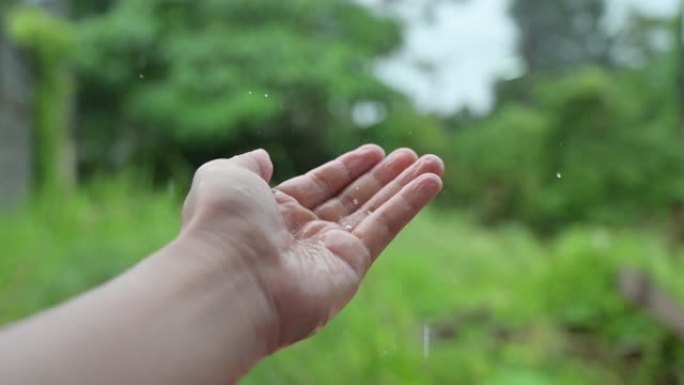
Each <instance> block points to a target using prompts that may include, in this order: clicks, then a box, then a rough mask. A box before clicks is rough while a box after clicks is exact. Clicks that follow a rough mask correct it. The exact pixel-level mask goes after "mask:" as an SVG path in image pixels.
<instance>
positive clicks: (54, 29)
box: [7, 7, 76, 66]
mask: <svg viewBox="0 0 684 385" xmlns="http://www.w3.org/2000/svg"><path fill="white" fill-rule="evenodd" d="M7 18H8V22H7V24H8V27H7V29H8V33H9V36H10V38H11V39H12V40H14V41H15V42H16V43H17V44H18V45H20V46H21V47H23V48H26V49H28V50H30V51H31V52H33V53H34V54H35V55H36V56H37V58H38V59H39V60H40V62H41V63H42V65H43V66H52V65H59V62H60V61H62V60H64V59H65V58H67V57H68V56H69V55H70V54H71V53H72V52H73V51H74V49H75V44H76V40H75V31H74V28H73V26H72V25H71V24H69V23H68V22H67V21H65V20H62V19H59V18H56V17H54V16H51V15H49V14H48V13H47V12H46V11H44V10H42V9H40V8H36V7H17V8H15V9H13V10H12V11H10V13H9V16H8V17H7Z"/></svg>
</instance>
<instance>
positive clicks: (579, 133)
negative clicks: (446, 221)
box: [450, 69, 684, 230]
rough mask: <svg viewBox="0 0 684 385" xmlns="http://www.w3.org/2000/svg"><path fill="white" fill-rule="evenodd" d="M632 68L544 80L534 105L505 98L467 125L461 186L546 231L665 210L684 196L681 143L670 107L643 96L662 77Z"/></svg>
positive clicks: (491, 213)
mask: <svg viewBox="0 0 684 385" xmlns="http://www.w3.org/2000/svg"><path fill="white" fill-rule="evenodd" d="M628 75H629V74H623V75H621V74H609V73H607V72H605V71H602V70H598V69H586V70H583V71H578V72H576V73H574V74H573V75H569V76H567V77H564V78H561V79H554V80H547V81H544V82H540V83H539V84H538V86H537V88H536V89H535V91H534V94H535V103H534V104H531V105H530V106H521V105H519V104H517V103H514V102H511V103H509V104H505V105H504V106H503V107H501V108H500V110H499V111H498V112H497V113H496V114H494V115H493V116H492V117H491V118H489V119H485V120H483V121H482V122H480V123H479V124H476V125H474V126H473V127H470V128H467V129H465V130H462V131H460V132H459V133H458V134H457V135H456V137H455V140H454V143H455V149H456V151H455V155H454V162H456V163H457V164H458V165H459V170H458V171H457V172H455V173H454V176H453V180H454V181H455V182H454V184H455V185H456V187H455V192H456V193H457V194H461V195H462V196H463V197H464V203H467V204H471V205H472V204H474V205H477V206H479V207H480V211H481V212H482V215H483V216H484V217H485V218H486V219H490V220H501V219H519V220H522V221H524V222H527V223H530V224H533V225H535V226H537V227H538V228H540V229H545V230H550V229H556V228H559V227H560V226H563V225H565V224H568V223H575V222H581V221H590V222H598V223H613V224H625V223H636V222H637V221H638V220H639V219H642V218H646V217H653V216H655V217H658V216H660V217H662V216H663V215H665V214H666V213H667V211H668V209H669V208H671V207H672V205H675V204H677V203H678V202H680V201H682V199H683V198H684V183H683V182H682V180H683V177H684V156H683V155H682V152H681V150H680V148H681V143H680V142H679V138H678V136H677V131H676V126H674V125H671V124H668V123H669V122H668V121H666V120H662V116H666V115H667V111H668V110H667V109H668V108H669V107H668V105H667V104H661V105H655V103H653V104H651V103H649V102H646V103H644V102H643V96H644V94H645V92H648V89H649V88H650V87H652V86H649V85H648V84H645V82H646V81H652V79H648V80H647V79H640V78H635V77H634V76H632V75H629V76H628ZM654 95H655V94H654ZM653 108H657V109H659V110H660V111H663V112H662V113H659V114H658V113H654V111H653ZM654 117H656V119H657V120H655V121H654ZM450 178H451V177H450Z"/></svg>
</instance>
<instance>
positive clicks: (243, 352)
mask: <svg viewBox="0 0 684 385" xmlns="http://www.w3.org/2000/svg"><path fill="white" fill-rule="evenodd" d="M139 267H140V269H141V270H142V271H146V273H145V274H154V275H157V277H155V278H158V279H163V280H165V281H168V282H172V285H173V287H174V288H173V289H172V290H171V291H172V292H174V294H173V297H174V299H173V301H175V302H176V303H178V309H179V310H180V311H181V312H185V313H186V316H189V317H193V319H192V321H191V325H188V327H191V328H193V329H195V330H197V333H202V336H198V339H199V340H204V341H205V342H206V343H209V344H216V345H217V346H216V347H214V349H218V350H221V351H224V352H225V359H226V360H228V361H229V362H226V363H225V365H227V367H235V368H236V369H235V371H237V372H239V373H241V374H243V373H245V372H246V371H247V370H248V369H249V368H251V367H252V366H253V365H254V364H256V363H257V362H258V361H259V360H261V359H262V358H264V357H265V356H267V355H269V354H270V353H272V352H273V351H274V350H275V349H276V348H277V341H278V322H277V314H276V312H275V307H274V306H273V303H272V301H271V300H270V297H269V296H268V295H267V293H266V291H265V290H263V286H262V285H261V282H259V280H258V278H257V276H256V275H255V274H254V270H253V266H250V265H249V263H247V262H246V259H245V258H244V256H243V255H241V251H240V250H239V248H238V247H235V248H224V249H223V250H221V252H218V251H217V250H216V249H215V248H214V247H213V245H208V244H207V243H206V242H204V240H203V239H198V238H194V237H192V236H186V235H182V236H180V237H179V238H178V239H176V240H175V241H173V242H172V243H171V244H169V245H168V246H167V247H165V248H164V249H163V250H161V251H160V252H159V253H157V254H155V255H154V256H153V257H151V258H150V259H149V260H148V261H146V262H144V263H143V264H141V266H139ZM160 275H164V276H166V278H162V277H160Z"/></svg>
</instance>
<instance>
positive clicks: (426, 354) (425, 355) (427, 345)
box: [423, 325, 431, 358]
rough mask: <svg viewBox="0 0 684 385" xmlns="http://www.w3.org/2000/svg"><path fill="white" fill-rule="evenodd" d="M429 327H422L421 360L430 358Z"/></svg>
mask: <svg viewBox="0 0 684 385" xmlns="http://www.w3.org/2000/svg"><path fill="white" fill-rule="evenodd" d="M430 334H431V332H430V327H429V326H428V325H423V358H428V357H429V356H430Z"/></svg>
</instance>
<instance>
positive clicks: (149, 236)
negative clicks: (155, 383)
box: [0, 181, 684, 385]
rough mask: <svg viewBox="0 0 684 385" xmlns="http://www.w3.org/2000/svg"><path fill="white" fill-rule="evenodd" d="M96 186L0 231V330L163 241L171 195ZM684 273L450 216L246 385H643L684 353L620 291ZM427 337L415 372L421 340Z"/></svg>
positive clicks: (671, 263)
mask: <svg viewBox="0 0 684 385" xmlns="http://www.w3.org/2000/svg"><path fill="white" fill-rule="evenodd" d="M144 190H145V189H144V186H143V188H141V187H140V186H139V185H137V184H136V183H125V182H121V181H119V182H116V183H100V184H97V185H94V186H91V187H90V188H88V189H87V190H86V191H83V192H81V193H78V194H77V195H75V196H73V197H69V198H65V197H51V198H44V199H42V200H41V201H40V204H37V205H33V206H31V207H30V208H27V209H26V210H23V211H21V212H19V213H16V214H15V215H12V216H9V217H5V218H2V219H0V244H2V245H3V247H2V252H1V253H0V254H1V258H0V322H2V323H6V322H10V321H12V320H15V319H18V318H21V317H24V316H26V315H29V314H31V313H33V312H35V311H38V310H40V309H43V308H45V307H48V306H51V305H53V304H55V303H58V302H59V301H62V300H64V299H66V298H68V297H69V296H72V295H75V294H77V293H79V292H82V291H83V290H86V289H87V288H89V287H92V286H94V285H97V284H99V283H101V282H103V281H105V280H107V279H108V278H109V277H111V276H113V275H115V274H117V273H120V272H121V271H123V270H125V269H126V268H128V267H130V266H131V265H132V264H134V263H135V262H136V261H138V260H139V259H140V258H142V257H144V256H145V255H147V254H149V253H151V252H153V251H155V250H156V249H158V248H159V247H161V246H162V245H163V244H164V243H165V242H167V241H168V240H170V239H171V238H173V237H174V236H175V234H176V232H177V228H178V209H179V202H178V200H177V198H176V197H175V194H174V193H173V192H169V193H154V194H153V193H143V192H141V191H144ZM679 261H681V259H677V258H674V257H673V256H671V255H670V254H669V253H668V251H667V249H666V247H665V242H664V241H663V240H662V239H661V238H660V237H659V236H657V235H656V234H651V233H648V232H634V231H628V230H609V229H600V228H584V227H578V228H574V229H567V230H566V231H565V232H563V233H562V234H561V235H560V236H558V237H557V238H556V239H552V240H547V241H543V242H542V241H540V240H538V239H536V238H535V237H534V236H533V235H532V234H530V233H529V232H528V231H526V230H525V229H523V228H521V227H516V226H510V227H505V228H498V229H484V228H481V227H477V226H474V225H473V224H471V223H470V222H469V221H468V220H467V219H463V218H461V217H460V215H459V213H456V212H446V213H436V212H434V211H432V212H427V213H425V214H423V215H421V216H420V217H419V218H418V219H417V220H416V221H415V222H414V223H413V224H412V225H410V226H409V227H408V228H407V230H406V231H405V233H403V234H402V235H401V236H400V237H399V238H398V239H397V240H396V242H395V243H394V244H393V245H392V246H391V247H390V248H389V249H388V250H387V252H386V253H385V254H384V255H383V256H382V258H381V259H380V260H379V261H378V262H377V264H376V266H375V267H374V268H373V270H372V271H371V272H370V273H369V275H368V278H367V280H366V283H365V284H364V286H363V288H362V289H361V291H360V292H359V294H358V297H357V298H356V299H355V300H354V301H353V302H352V304H351V305H350V306H349V307H348V308H347V309H345V310H344V311H343V312H342V313H341V314H340V316H339V317H337V318H336V319H335V320H333V321H332V322H331V324H330V325H329V327H328V328H326V329H325V330H324V331H322V332H321V333H320V334H319V335H317V336H316V337H314V338H312V339H310V340H308V341H306V342H303V343H300V344H298V345H296V346H294V347H292V348H290V349H287V350H285V351H283V352H280V353H279V354H277V355H275V356H273V357H271V358H269V359H268V360H266V361H265V362H263V363H262V364H261V365H259V366H258V367H257V368H256V369H255V370H254V371H253V372H252V373H251V374H250V375H249V376H248V378H247V379H246V380H245V381H244V383H245V384H255V385H256V384H271V385H278V384H298V385H305V384H332V385H334V384H378V385H383V384H388V385H389V384H440V385H442V384H493V385H499V384H510V385H536V384H602V385H603V384H652V383H658V381H660V380H662V379H663V378H664V377H665V376H668V375H669V376H675V377H676V378H678V379H680V380H682V379H684V375H683V373H682V370H681V369H679V368H681V367H684V365H683V364H684V349H682V348H681V347H680V346H679V344H677V343H676V341H675V340H674V339H673V337H672V336H671V335H670V334H669V333H668V332H667V331H666V330H664V329H663V328H661V327H660V326H659V325H658V324H656V323H655V322H654V321H652V320H651V319H650V318H649V317H648V316H647V315H645V314H642V313H641V312H639V311H638V310H636V309H633V308H632V307H630V306H628V305H626V304H625V303H624V301H623V300H622V299H621V298H620V297H619V296H618V294H617V290H616V288H615V274H616V272H617V271H618V269H619V268H620V267H622V266H637V267H641V268H643V269H645V270H647V271H650V272H651V273H652V275H654V276H655V277H657V279H658V281H659V282H660V283H661V285H663V286H664V287H666V288H668V290H670V291H671V292H672V293H675V294H677V295H678V297H679V298H681V299H683V301H682V303H684V290H683V289H684V284H683V283H681V282H680V281H679V280H678V277H681V276H682V275H681V273H682V271H683V269H682V264H681V262H679ZM425 327H429V328H430V330H431V338H430V349H429V355H428V356H427V357H425V356H424V346H423V343H424V342H423V329H424V328H425Z"/></svg>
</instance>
